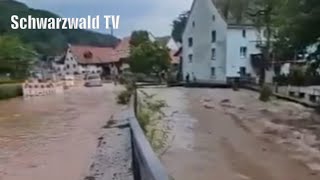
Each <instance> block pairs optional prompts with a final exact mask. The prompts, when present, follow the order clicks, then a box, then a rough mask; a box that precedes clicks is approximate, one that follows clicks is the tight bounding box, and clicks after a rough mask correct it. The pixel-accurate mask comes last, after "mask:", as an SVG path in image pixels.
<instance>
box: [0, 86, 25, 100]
mask: <svg viewBox="0 0 320 180" xmlns="http://www.w3.org/2000/svg"><path fill="white" fill-rule="evenodd" d="M18 96H22V86H21V84H2V85H0V99H1V100H2V99H9V98H14V97H18Z"/></svg>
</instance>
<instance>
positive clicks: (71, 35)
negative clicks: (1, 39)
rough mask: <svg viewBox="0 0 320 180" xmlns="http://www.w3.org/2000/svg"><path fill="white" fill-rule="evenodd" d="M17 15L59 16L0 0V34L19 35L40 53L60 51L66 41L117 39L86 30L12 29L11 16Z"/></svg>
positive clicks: (110, 42) (90, 42)
mask: <svg viewBox="0 0 320 180" xmlns="http://www.w3.org/2000/svg"><path fill="white" fill-rule="evenodd" d="M12 15H18V16H19V17H22V16H25V17H26V16H27V15H32V16H33V17H59V16H58V15H56V14H54V13H51V12H48V11H43V10H37V9H32V8H29V7H28V6H26V5H25V4H23V3H20V2H17V1H14V0H1V1H0V36H3V35H13V36H17V37H19V38H20V39H21V40H22V42H23V43H27V44H30V45H32V46H33V47H34V49H35V50H36V51H37V52H39V53H40V54H45V55H54V54H57V53H60V52H62V51H63V50H64V49H65V47H66V46H67V44H68V43H73V44H86V45H96V46H112V45H114V44H115V43H116V42H117V41H118V39H117V38H115V37H113V36H111V35H105V34H101V33H97V32H92V31H86V30H12V29H11V16H12Z"/></svg>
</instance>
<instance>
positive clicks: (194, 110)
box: [146, 88, 320, 180]
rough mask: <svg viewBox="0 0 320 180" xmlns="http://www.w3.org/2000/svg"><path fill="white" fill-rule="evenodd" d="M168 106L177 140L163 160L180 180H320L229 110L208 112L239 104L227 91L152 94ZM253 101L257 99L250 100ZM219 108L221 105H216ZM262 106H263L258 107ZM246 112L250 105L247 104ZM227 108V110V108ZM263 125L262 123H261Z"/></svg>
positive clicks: (193, 90) (189, 90) (168, 91)
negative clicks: (208, 101)
mask: <svg viewBox="0 0 320 180" xmlns="http://www.w3.org/2000/svg"><path fill="white" fill-rule="evenodd" d="M146 91H147V92H149V93H159V96H158V97H160V98H161V99H165V100H166V101H167V103H168V105H169V108H168V109H167V110H166V114H167V115H168V116H169V120H170V121H169V123H170V124H171V127H172V133H173V136H175V140H174V142H173V143H172V147H171V148H170V149H169V150H168V151H167V153H166V154H165V155H164V156H163V157H162V160H163V162H164V164H165V166H166V167H167V169H168V171H169V172H170V173H171V175H172V176H173V177H174V178H175V179H176V180H200V179H201V180H212V179H218V180H319V179H320V176H319V175H317V174H316V172H313V171H311V170H310V169H308V168H307V167H306V166H305V165H304V164H303V163H302V162H300V161H298V160H294V159H293V158H291V156H290V153H289V152H288V151H286V149H285V148H283V147H281V146H280V145H277V144H275V143H273V142H270V141H265V140H263V139H261V138H259V137H257V136H255V135H254V134H253V133H252V132H251V131H250V130H249V128H248V127H246V126H245V125H244V124H242V121H239V120H238V119H235V117H234V116H230V114H228V113H227V112H226V111H225V109H224V108H220V109H219V108H218V107H210V106H208V107H207V108H205V107H204V102H203V100H204V99H205V98H208V97H213V100H214V101H215V102H216V103H217V102H221V100H223V99H225V98H228V99H230V100H231V101H237V100H239V99H238V97H239V96H241V92H240V93H239V94H240V95H239V96H238V95H235V94H234V92H232V90H228V89H184V88H172V89H166V88H162V89H148V90H146ZM242 95H245V96H246V98H247V99H248V98H249V99H250V98H251V99H253V100H254V101H255V99H256V98H257V96H256V95H254V94H253V95H252V97H251V95H247V94H246V93H243V94H242ZM217 104H218V103H217ZM259 104H261V105H262V106H263V103H259ZM242 106H243V107H241V108H242V109H245V108H246V104H242ZM226 108H228V107H226ZM261 120H262V118H261Z"/></svg>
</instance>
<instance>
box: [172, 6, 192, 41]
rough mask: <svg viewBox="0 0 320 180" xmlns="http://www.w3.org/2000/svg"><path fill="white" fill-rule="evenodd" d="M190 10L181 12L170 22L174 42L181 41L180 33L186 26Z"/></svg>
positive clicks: (181, 33)
mask: <svg viewBox="0 0 320 180" xmlns="http://www.w3.org/2000/svg"><path fill="white" fill-rule="evenodd" d="M189 14H190V11H185V12H183V13H181V14H180V15H179V16H178V17H177V18H176V19H175V20H174V21H173V23H172V32H171V36H172V37H173V39H174V40H175V41H176V42H182V35H183V32H184V29H185V28H186V25H187V21H188V17H189Z"/></svg>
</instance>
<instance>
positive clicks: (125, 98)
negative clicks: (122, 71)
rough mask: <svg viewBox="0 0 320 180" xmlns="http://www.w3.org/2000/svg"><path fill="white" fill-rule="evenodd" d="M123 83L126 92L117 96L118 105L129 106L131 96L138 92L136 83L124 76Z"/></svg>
mask: <svg viewBox="0 0 320 180" xmlns="http://www.w3.org/2000/svg"><path fill="white" fill-rule="evenodd" d="M121 81H122V83H123V84H124V85H125V90H123V91H121V92H120V93H119V94H118V96H117V103H118V104H122V105H127V104H129V102H130V99H131V96H132V95H133V94H134V92H135V90H136V85H135V84H136V83H135V80H134V78H132V77H126V76H122V78H121Z"/></svg>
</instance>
